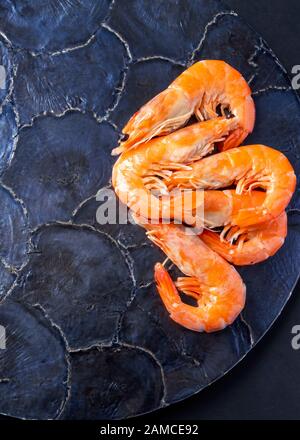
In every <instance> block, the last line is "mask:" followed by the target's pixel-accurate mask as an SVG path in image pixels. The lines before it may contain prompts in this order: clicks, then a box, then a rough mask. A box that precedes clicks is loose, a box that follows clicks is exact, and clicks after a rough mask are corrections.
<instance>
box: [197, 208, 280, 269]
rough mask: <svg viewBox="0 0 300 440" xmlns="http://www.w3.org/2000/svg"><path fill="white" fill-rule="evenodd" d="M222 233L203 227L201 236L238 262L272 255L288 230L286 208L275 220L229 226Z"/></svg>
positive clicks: (235, 262) (249, 262)
mask: <svg viewBox="0 0 300 440" xmlns="http://www.w3.org/2000/svg"><path fill="white" fill-rule="evenodd" d="M225 232H226V234H223V235H225V237H224V236H222V234H221V235H219V234H218V233H216V232H213V231H209V230H204V231H203V233H202V234H201V236H200V238H201V240H202V241H204V243H205V244H207V246H209V247H210V248H211V249H212V250H214V251H215V252H217V253H218V254H219V255H221V256H222V257H223V258H225V259H226V260H227V261H229V262H230V263H233V264H235V265H237V266H244V265H248V264H255V263H260V262H261V261H264V260H266V259H267V258H269V257H271V256H272V255H274V254H275V253H276V252H277V251H278V249H280V248H281V246H282V245H283V243H284V240H285V237H286V234H287V215H286V213H285V211H283V213H282V214H280V215H279V217H277V218H275V219H274V220H270V221H268V222H266V223H261V224H259V225H256V226H250V227H248V228H245V229H243V230H240V229H239V228H238V227H231V228H230V229H227V230H225Z"/></svg>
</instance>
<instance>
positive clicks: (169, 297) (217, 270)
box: [147, 224, 246, 332]
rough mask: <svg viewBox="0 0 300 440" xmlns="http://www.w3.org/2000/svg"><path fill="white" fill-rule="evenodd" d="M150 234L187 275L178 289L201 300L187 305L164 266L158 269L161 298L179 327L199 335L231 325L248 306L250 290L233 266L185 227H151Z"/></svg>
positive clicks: (181, 278) (171, 225)
mask: <svg viewBox="0 0 300 440" xmlns="http://www.w3.org/2000/svg"><path fill="white" fill-rule="evenodd" d="M149 227H150V228H151V230H149V231H148V233H147V235H148V237H149V238H150V240H152V241H153V242H154V243H155V244H156V245H158V246H159V247H160V248H161V249H162V250H163V251H164V252H165V253H166V254H167V256H168V257H169V258H170V259H171V260H172V261H173V263H174V264H175V265H176V266H177V267H178V268H179V269H180V270H181V271H182V272H183V273H184V274H185V275H186V277H180V278H178V279H177V282H176V286H177V287H178V289H179V290H181V291H182V292H184V293H185V294H186V295H189V296H191V297H193V298H194V299H195V300H196V301H197V306H196V307H194V306H191V305H188V304H185V303H184V302H183V301H182V300H181V298H180V296H179V294H178V291H177V289H176V287H175V284H174V283H173V281H172V279H171V277H170V276H169V274H168V272H167V271H166V270H165V269H164V267H163V266H162V265H161V264H159V263H157V264H156V266H155V281H156V284H157V289H158V292H159V294H160V297H161V299H162V301H163V303H164V305H165V307H166V309H167V310H168V312H169V313H170V316H171V318H172V319H173V320H174V321H175V322H177V323H178V324H180V325H182V326H183V327H186V328H188V329H190V330H195V331H198V332H202V331H205V332H213V331H217V330H222V329H223V328H224V327H226V326H227V325H230V324H231V323H232V322H233V321H234V320H235V319H236V317H237V316H238V315H239V313H240V312H241V311H242V309H243V308H244V305H245V299H246V287H245V285H244V283H243V281H242V279H241V277H240V275H239V274H238V273H237V271H236V270H235V269H234V267H233V266H231V265H230V264H229V263H227V261H225V260H224V259H223V258H222V257H220V256H219V255H218V254H216V253H215V252H214V251H213V250H211V249H210V248H209V247H208V246H207V245H206V244H205V243H203V242H202V241H201V239H200V238H199V237H197V235H190V234H189V235H187V234H186V233H185V230H184V228H183V227H182V226H177V225H174V224H169V225H157V226H153V225H148V226H147V228H149Z"/></svg>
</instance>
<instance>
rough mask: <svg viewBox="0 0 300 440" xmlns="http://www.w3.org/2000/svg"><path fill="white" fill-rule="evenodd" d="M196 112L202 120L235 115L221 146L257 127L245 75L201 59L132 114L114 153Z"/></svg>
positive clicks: (237, 141)
mask: <svg viewBox="0 0 300 440" xmlns="http://www.w3.org/2000/svg"><path fill="white" fill-rule="evenodd" d="M193 114H194V115H195V116H196V118H197V119H198V120H199V121H205V120H208V119H215V118H217V117H218V116H220V114H221V115H223V116H230V117H233V119H235V122H236V125H235V127H234V128H232V130H231V131H230V134H229V136H227V137H226V139H224V141H223V142H222V145H220V146H221V148H222V149H228V148H232V147H235V146H238V145H240V144H241V143H242V141H243V140H244V139H245V138H246V136H247V135H248V134H249V133H251V131H252V130H253V126H254V120H255V107H254V103H253V100H252V97H251V90H250V88H249V86H248V84H247V82H246V81H245V79H244V78H243V77H242V75H241V74H240V73H239V72H238V71H237V70H235V69H234V68H233V67H231V66H230V65H228V64H226V63H225V62H224V61H219V60H205V61H199V62H197V63H195V64H194V65H192V66H191V67H189V68H188V69H187V70H185V71H184V72H183V73H182V74H181V75H179V76H178V77H177V78H176V79H175V81H173V82H172V83H171V84H170V85H169V87H168V88H167V89H166V90H164V91H163V92H161V93H159V94H158V95H157V96H155V97H154V98H153V99H152V100H151V101H149V102H148V103H147V104H145V105H144V106H143V107H142V108H141V109H140V110H139V111H137V112H136V113H135V114H134V115H133V116H132V118H131V119H130V120H129V122H128V123H127V124H126V126H125V127H124V128H123V134H124V135H125V138H126V139H125V140H124V141H122V142H121V143H120V146H119V147H118V148H116V149H115V150H114V151H113V154H119V153H121V152H123V151H126V150H128V149H129V148H132V147H134V146H136V145H138V144H140V143H143V142H146V141H148V140H150V139H152V138H153V137H155V136H159V135H160V136H161V135H165V134H168V133H170V132H172V131H174V130H176V129H178V128H180V127H182V126H183V125H185V124H186V123H187V121H188V120H189V119H190V117H191V115H193Z"/></svg>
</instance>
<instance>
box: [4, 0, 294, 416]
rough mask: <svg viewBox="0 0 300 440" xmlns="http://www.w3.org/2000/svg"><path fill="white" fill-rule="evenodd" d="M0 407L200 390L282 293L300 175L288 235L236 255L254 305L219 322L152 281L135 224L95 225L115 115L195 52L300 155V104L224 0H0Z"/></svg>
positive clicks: (125, 405) (123, 403) (131, 399)
mask: <svg viewBox="0 0 300 440" xmlns="http://www.w3.org/2000/svg"><path fill="white" fill-rule="evenodd" d="M0 31H1V33H0V63H1V65H3V66H4V68H5V70H6V84H5V87H4V88H3V89H1V90H0V105H1V113H0V132H1V136H0V173H1V186H0V208H1V221H0V238H1V240H0V243H1V245H0V282H1V284H0V325H1V326H3V327H4V328H5V330H6V348H5V349H0V395H1V399H0V412H1V413H2V414H7V415H10V416H14V417H21V418H29V419H31V418H34V419H45V418H50V419H52V418H62V419H85V418H93V419H101V418H108V419H109V418H111V419H115V418H124V417H131V416H134V415H137V414H141V413H145V412H149V411H153V410H155V409H157V408H160V407H163V406H165V405H169V404H171V403H173V402H176V401H178V400H180V399H184V398H186V397H188V396H191V395H192V394H194V393H196V392H198V391H200V390H201V389H203V388H204V387H206V386H207V385H209V384H210V383H212V382H213V381H215V380H216V379H218V378H219V377H221V376H222V375H224V374H225V373H226V372H227V371H228V370H230V369H231V368H232V367H233V366H234V365H235V364H236V363H237V362H238V361H239V360H241V359H242V358H243V357H244V356H245V354H246V353H247V352H248V351H249V350H250V349H251V348H252V347H253V345H254V344H255V343H256V342H257V341H258V340H259V339H260V338H261V337H262V335H263V334H264V333H265V332H266V331H267V329H268V328H269V327H270V325H271V324H272V322H273V321H274V320H275V319H276V317H277V316H278V315H279V313H280V312H281V310H282V308H283V307H284V305H285V303H286V301H287V300H288V298H289V296H290V294H291V292H292V290H293V286H294V285H295V282H296V280H297V278H298V275H299V266H300V264H299V263H300V190H299V188H298V189H297V191H296V194H295V196H294V198H293V200H292V202H291V204H290V207H289V214H288V216H289V224H290V226H289V234H288V237H287V240H286V243H285V245H284V247H283V248H282V249H281V250H280V251H279V252H278V253H277V254H276V256H275V257H273V258H271V259H269V260H268V261H267V262H265V263H262V264H259V265H256V266H253V267H246V268H243V269H241V270H240V272H241V274H242V276H243V278H244V280H245V282H246V284H247V292H248V295H247V305H246V308H245V310H244V312H243V314H242V315H241V317H240V318H238V319H237V320H236V322H235V323H234V324H233V325H232V326H230V327H229V328H227V329H226V330H224V331H222V332H219V333H215V334H210V335H208V334H197V333H193V332H191V331H188V330H185V329H183V328H181V327H179V326H177V325H176V324H175V323H174V322H172V321H171V320H170V319H169V318H168V315H167V313H166V311H165V309H164V307H163V306H162V304H161V302H160V299H159V297H158V295H157V293H156V291H155V287H154V285H153V282H152V281H153V265H154V263H155V262H156V261H162V260H163V258H164V256H163V255H162V253H161V252H160V251H159V250H158V249H157V248H155V247H153V246H152V244H151V243H150V242H149V241H147V239H146V237H145V234H144V232H143V230H142V229H141V228H138V227H137V226H134V225H130V224H129V225H99V224H98V223H97V221H96V211H97V209H98V207H99V202H98V201H97V199H96V193H97V191H98V190H99V189H100V188H105V187H109V185H110V175H111V169H112V165H113V162H114V159H113V158H112V157H111V155H110V152H111V150H112V149H113V148H114V147H115V146H116V144H117V141H118V138H119V135H120V131H121V128H122V125H123V124H124V123H125V122H126V121H127V119H128V118H129V117H130V115H131V114H132V113H133V112H134V111H136V110H137V108H139V107H140V106H141V105H142V104H143V103H144V102H145V101H147V100H148V99H149V98H151V97H152V96H153V95H154V94H156V93H158V92H159V91H161V90H162V89H164V88H165V87H166V86H167V85H168V84H169V83H170V81H172V80H173V79H174V78H175V77H176V76H177V75H178V74H179V73H180V72H182V71H183V70H184V68H185V67H186V66H187V65H189V64H190V63H191V62H193V61H197V60H199V59H202V58H212V59H223V60H225V61H227V62H228V63H230V64H231V65H233V66H234V67H236V68H237V69H238V70H239V71H240V72H241V73H242V74H243V75H244V76H245V78H246V79H247V81H248V82H249V84H250V85H251V88H252V90H253V95H254V99H255V104H256V108H257V122H256V127H255V130H254V132H253V134H252V135H251V136H250V137H249V138H248V139H247V140H246V143H248V144H250V143H265V144H267V145H270V146H273V147H275V148H278V149H279V150H281V151H283V152H284V153H285V154H286V155H287V156H288V158H289V159H290V160H291V162H292V164H293V165H294V167H295V170H296V173H297V175H299V171H300V150H299V141H300V106H299V102H298V98H297V96H296V95H295V93H294V92H293V91H292V90H291V86H290V83H289V80H288V78H287V75H286V73H285V71H284V69H283V68H282V66H281V65H280V63H279V61H278V60H277V58H276V57H275V55H274V54H273V53H272V51H271V50H270V49H269V48H268V46H267V45H266V43H265V42H264V41H263V40H262V39H261V38H260V37H259V36H257V35H256V34H255V33H254V32H253V31H252V30H251V29H250V28H249V27H248V26H247V25H246V24H245V23H244V22H243V21H242V20H241V19H240V18H239V17H238V16H237V15H236V14H235V13H234V12H233V11H230V10H228V9H227V8H226V7H224V6H223V5H222V4H221V3H219V2H218V1H215V0H209V1H207V0H152V1H149V0H126V1H123V0H113V1H110V0H99V1H97V2H95V1H91V0H14V1H12V0H2V1H1V4H0Z"/></svg>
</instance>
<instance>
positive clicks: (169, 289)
mask: <svg viewBox="0 0 300 440" xmlns="http://www.w3.org/2000/svg"><path fill="white" fill-rule="evenodd" d="M154 279H155V282H156V287H157V290H158V293H159V295H160V297H161V299H162V301H163V303H164V305H165V307H166V309H167V310H168V312H169V314H170V316H171V318H172V319H174V317H173V315H172V313H173V312H174V310H175V309H176V307H179V306H180V304H181V299H180V296H179V293H178V290H177V289H176V286H175V284H174V282H173V280H172V278H171V277H170V275H169V273H168V271H167V270H166V269H165V268H164V266H163V265H162V264H161V263H156V265H155V267H154Z"/></svg>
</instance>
